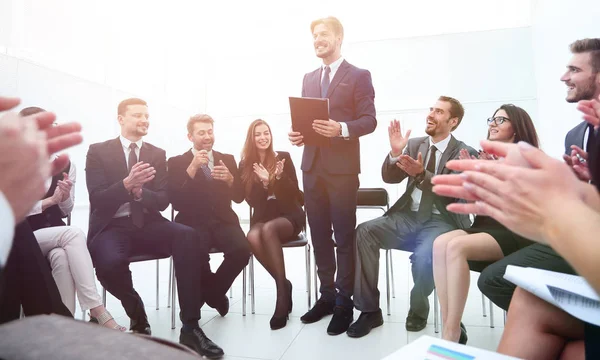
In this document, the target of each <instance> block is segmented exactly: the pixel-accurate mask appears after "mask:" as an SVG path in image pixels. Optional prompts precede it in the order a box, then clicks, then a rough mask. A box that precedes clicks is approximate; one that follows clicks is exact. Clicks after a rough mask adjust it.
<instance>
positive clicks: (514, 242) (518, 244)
mask: <svg viewBox="0 0 600 360" xmlns="http://www.w3.org/2000/svg"><path fill="white" fill-rule="evenodd" d="M465 231H466V232H467V233H468V234H476V233H486V234H489V235H490V236H491V237H493V238H494V240H496V242H497V243H498V245H499V246H500V249H502V253H503V254H504V256H508V255H510V254H512V253H514V252H515V251H517V250H520V249H522V248H524V247H527V246H529V245H531V244H534V242H533V241H531V240H528V239H525V238H524V237H522V236H519V235H517V234H515V233H513V232H512V231H510V230H508V229H507V228H506V227H505V226H504V225H502V224H500V223H499V222H497V221H496V220H494V219H492V218H491V217H488V216H477V217H475V221H474V222H473V225H472V226H471V227H470V228H469V229H465Z"/></svg>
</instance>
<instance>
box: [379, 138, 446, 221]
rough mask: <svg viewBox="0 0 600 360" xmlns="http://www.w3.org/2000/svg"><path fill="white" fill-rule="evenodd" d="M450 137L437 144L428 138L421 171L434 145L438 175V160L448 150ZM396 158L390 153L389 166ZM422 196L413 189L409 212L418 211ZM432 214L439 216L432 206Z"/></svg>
mask: <svg viewBox="0 0 600 360" xmlns="http://www.w3.org/2000/svg"><path fill="white" fill-rule="evenodd" d="M451 137H452V134H450V135H448V137H446V138H445V139H444V140H442V141H440V142H438V143H434V142H433V139H432V138H431V136H430V137H429V144H430V145H429V149H428V150H427V154H425V158H424V159H423V169H427V163H429V152H430V151H431V145H435V147H436V149H437V151H436V153H435V173H436V174H437V173H438V170H439V169H438V167H439V166H440V159H441V158H442V155H444V152H445V151H446V149H447V148H448V144H449V143H450V139H451ZM398 158H399V156H398V157H392V154H391V153H390V155H389V159H390V163H391V164H395V163H396V162H397V161H398ZM422 196H423V191H421V189H419V188H418V187H416V186H415V187H414V189H413V191H412V194H410V197H411V198H412V203H411V205H410V210H411V211H419V205H420V204H421V197H422ZM433 213H434V214H439V213H440V211H439V210H438V209H436V208H435V205H433Z"/></svg>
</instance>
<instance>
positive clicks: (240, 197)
mask: <svg viewBox="0 0 600 360" xmlns="http://www.w3.org/2000/svg"><path fill="white" fill-rule="evenodd" d="M228 158H229V160H228V162H229V164H227V168H228V169H229V172H230V173H231V175H233V185H231V189H230V191H231V200H233V201H235V202H236V203H238V204H240V203H241V202H242V201H244V185H243V184H242V178H241V173H240V171H239V170H238V167H237V163H236V162H235V158H234V157H233V155H229V156H228Z"/></svg>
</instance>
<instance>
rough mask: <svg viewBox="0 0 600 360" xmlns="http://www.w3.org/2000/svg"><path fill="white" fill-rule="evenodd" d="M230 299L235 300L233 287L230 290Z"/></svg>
mask: <svg viewBox="0 0 600 360" xmlns="http://www.w3.org/2000/svg"><path fill="white" fill-rule="evenodd" d="M229 298H230V299H233V286H232V287H230V288H229Z"/></svg>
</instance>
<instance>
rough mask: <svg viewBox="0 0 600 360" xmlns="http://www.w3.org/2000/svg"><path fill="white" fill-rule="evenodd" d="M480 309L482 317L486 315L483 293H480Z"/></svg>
mask: <svg viewBox="0 0 600 360" xmlns="http://www.w3.org/2000/svg"><path fill="white" fill-rule="evenodd" d="M481 309H482V310H483V317H486V316H487V314H486V310H485V296H484V295H483V293H481Z"/></svg>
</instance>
